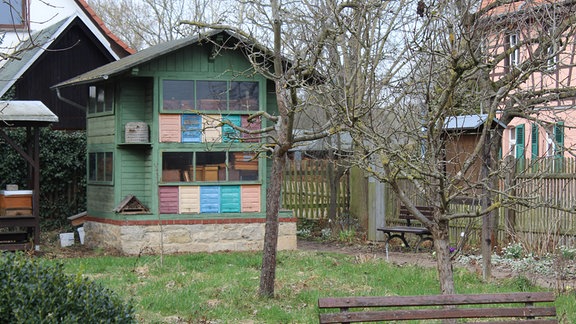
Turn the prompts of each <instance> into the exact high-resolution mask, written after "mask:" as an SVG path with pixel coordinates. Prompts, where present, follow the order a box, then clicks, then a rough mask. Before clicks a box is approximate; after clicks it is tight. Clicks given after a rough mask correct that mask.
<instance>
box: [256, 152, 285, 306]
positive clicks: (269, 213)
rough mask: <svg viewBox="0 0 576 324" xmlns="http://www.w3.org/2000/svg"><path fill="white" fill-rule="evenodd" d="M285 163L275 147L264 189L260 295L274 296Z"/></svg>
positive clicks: (281, 154) (283, 153) (281, 153)
mask: <svg viewBox="0 0 576 324" xmlns="http://www.w3.org/2000/svg"><path fill="white" fill-rule="evenodd" d="M285 163H286V152H285V151H284V150H280V149H279V147H277V148H276V149H275V150H274V153H273V154H272V173H271V175H270V182H269V183H268V188H267V190H266V228H265V234H264V251H263V255H262V270H261V273H260V291H259V294H260V296H263V297H270V298H272V297H274V282H275V279H276V254H277V246H278V227H279V224H278V212H279V211H280V192H281V190H282V180H283V176H284V166H285Z"/></svg>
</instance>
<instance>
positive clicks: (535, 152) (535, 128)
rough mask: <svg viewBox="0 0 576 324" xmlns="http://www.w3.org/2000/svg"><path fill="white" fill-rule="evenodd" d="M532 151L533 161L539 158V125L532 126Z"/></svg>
mask: <svg viewBox="0 0 576 324" xmlns="http://www.w3.org/2000/svg"><path fill="white" fill-rule="evenodd" d="M530 144H531V145H530V150H531V151H532V154H531V156H532V159H533V160H536V159H537V158H538V153H539V152H538V125H537V124H532V136H531V138H530Z"/></svg>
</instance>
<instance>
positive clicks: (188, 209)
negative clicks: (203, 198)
mask: <svg viewBox="0 0 576 324" xmlns="http://www.w3.org/2000/svg"><path fill="white" fill-rule="evenodd" d="M179 191H180V206H179V211H180V214H189V213H194V214H198V213H200V187H199V186H182V187H180V190H179Z"/></svg>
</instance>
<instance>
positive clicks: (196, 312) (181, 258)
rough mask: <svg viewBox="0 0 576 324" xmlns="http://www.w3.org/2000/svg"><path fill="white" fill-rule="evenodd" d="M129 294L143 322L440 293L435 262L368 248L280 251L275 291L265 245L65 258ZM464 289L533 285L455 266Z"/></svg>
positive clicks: (295, 310)
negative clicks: (268, 294)
mask: <svg viewBox="0 0 576 324" xmlns="http://www.w3.org/2000/svg"><path fill="white" fill-rule="evenodd" d="M61 261H62V262H64V264H65V269H66V271H68V272H70V273H78V272H81V273H83V274H84V275H85V276H88V277H90V278H93V279H94V280H96V281H99V282H101V283H102V284H103V285H104V286H106V287H108V288H110V289H113V290H114V291H116V292H117V293H119V294H120V295H121V296H123V297H124V298H126V299H132V300H133V302H134V304H135V308H136V312H137V314H138V318H139V320H140V321H141V322H142V323H166V322H178V321H179V322H180V323H206V322H218V323H314V322H316V321H317V318H318V310H317V307H316V305H317V300H318V298H319V297H327V296H349V295H358V296H360V295H366V296H383V295H419V294H420V295H421V294H437V293H439V285H438V280H437V276H436V271H435V270H434V269H425V268H420V267H416V266H395V265H392V264H389V263H386V262H385V261H384V260H382V259H378V258H374V257H372V256H370V255H365V256H361V257H358V256H356V257H354V256H349V255H343V254H334V253H323V252H307V251H286V252H279V255H278V260H277V261H278V267H277V276H276V277H277V279H276V298H274V299H263V298H260V297H259V296H258V294H257V291H258V285H259V275H260V266H261V254H260V253H248V252H245V253H239V252H234V253H212V254H205V253H199V254H186V255H170V256H164V259H163V262H162V264H161V263H160V257H159V256H142V257H109V256H103V257H94V258H78V259H64V260H61ZM455 280H456V287H457V290H458V292H460V293H473V292H474V293H484V292H486V293H488V292H507V291H519V290H535V288H534V287H533V286H531V285H530V283H529V282H526V280H521V278H520V279H515V280H508V281H505V282H498V283H494V284H486V283H483V282H482V281H481V280H480V279H479V278H478V277H477V276H476V275H474V274H472V273H470V272H468V271H466V270H463V269H456V277H455ZM575 296H576V295H574V293H573V292H572V294H571V295H570V294H566V295H562V296H559V298H558V300H557V302H556V304H557V307H558V311H559V314H563V313H565V316H566V318H567V320H568V322H569V323H573V322H575V321H576V302H575V298H574V297H575Z"/></svg>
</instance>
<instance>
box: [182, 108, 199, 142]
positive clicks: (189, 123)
mask: <svg viewBox="0 0 576 324" xmlns="http://www.w3.org/2000/svg"><path fill="white" fill-rule="evenodd" d="M200 142H202V116H200V115H195V114H183V115H182V143H200Z"/></svg>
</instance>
